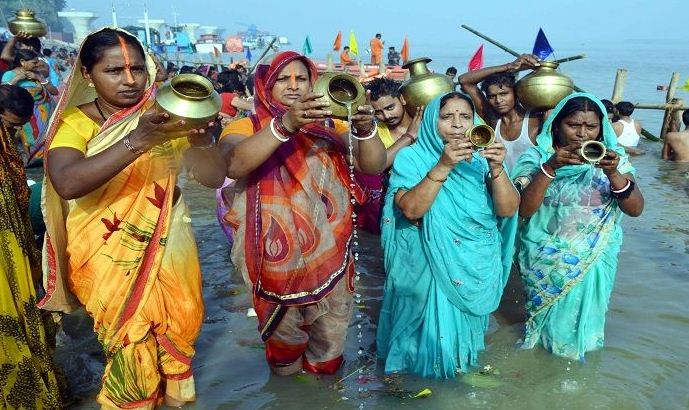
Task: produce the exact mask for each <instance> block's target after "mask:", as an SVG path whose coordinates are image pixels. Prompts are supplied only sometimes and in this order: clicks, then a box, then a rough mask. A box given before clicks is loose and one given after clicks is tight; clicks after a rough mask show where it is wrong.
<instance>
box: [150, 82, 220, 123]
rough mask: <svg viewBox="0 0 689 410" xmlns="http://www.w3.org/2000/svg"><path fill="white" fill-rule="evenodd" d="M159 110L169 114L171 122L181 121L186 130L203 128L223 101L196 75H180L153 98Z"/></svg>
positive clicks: (163, 86)
mask: <svg viewBox="0 0 689 410" xmlns="http://www.w3.org/2000/svg"><path fill="white" fill-rule="evenodd" d="M155 101H156V107H157V108H158V110H159V111H164V112H167V113H168V114H170V119H171V120H173V121H176V120H184V121H185V123H186V124H185V128H187V129H193V128H201V127H205V126H206V124H208V123H209V122H210V121H213V120H215V118H216V117H217V116H218V113H219V112H220V106H221V104H222V100H221V99H220V95H219V94H218V93H217V92H216V91H215V90H214V89H213V84H212V83H211V82H210V81H209V80H208V79H207V78H205V77H203V76H200V75H198V74H179V75H176V76H174V77H173V78H172V79H170V80H169V81H167V82H166V83H164V84H163V85H162V86H160V88H159V89H158V91H157V93H156V97H155Z"/></svg>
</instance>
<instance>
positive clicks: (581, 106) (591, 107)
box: [552, 97, 607, 147]
mask: <svg viewBox="0 0 689 410" xmlns="http://www.w3.org/2000/svg"><path fill="white" fill-rule="evenodd" d="M577 111H593V112H595V113H596V116H598V120H599V121H600V123H601V125H600V130H599V131H598V136H597V137H596V140H598V141H601V140H602V139H603V118H604V117H606V116H607V115H605V114H603V112H602V111H601V110H600V107H599V106H598V104H596V103H595V102H593V101H592V100H591V99H590V98H587V97H574V98H572V99H571V100H569V101H567V102H566V103H565V105H564V106H563V107H562V109H561V110H560V112H558V113H557V115H556V116H555V118H553V123H552V124H553V125H552V136H553V147H555V146H556V145H559V144H560V141H558V140H559V138H560V124H561V123H562V121H564V119H565V118H567V117H569V116H570V115H572V114H574V113H575V112H577Z"/></svg>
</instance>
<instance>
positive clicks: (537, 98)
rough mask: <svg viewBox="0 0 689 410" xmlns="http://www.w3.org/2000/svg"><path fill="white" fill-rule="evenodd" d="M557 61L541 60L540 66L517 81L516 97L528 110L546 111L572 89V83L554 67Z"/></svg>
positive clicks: (556, 65)
mask: <svg viewBox="0 0 689 410" xmlns="http://www.w3.org/2000/svg"><path fill="white" fill-rule="evenodd" d="M558 65H559V64H558V63H555V62H552V61H541V66H540V67H538V68H536V69H535V70H534V71H533V72H532V73H531V74H529V75H527V76H526V77H524V78H522V79H521V80H519V81H517V85H516V89H517V98H518V99H519V102H520V103H521V104H522V106H523V107H524V108H526V109H527V110H529V111H546V110H549V109H551V108H553V107H555V106H556V105H557V103H559V102H560V100H562V99H563V98H565V97H566V96H568V95H569V94H571V93H572V91H573V90H574V83H572V80H571V79H570V78H569V77H567V76H566V75H564V74H562V73H560V72H558V71H557V70H556V69H557V67H558Z"/></svg>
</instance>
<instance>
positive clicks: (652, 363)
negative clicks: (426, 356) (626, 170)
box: [57, 142, 689, 410]
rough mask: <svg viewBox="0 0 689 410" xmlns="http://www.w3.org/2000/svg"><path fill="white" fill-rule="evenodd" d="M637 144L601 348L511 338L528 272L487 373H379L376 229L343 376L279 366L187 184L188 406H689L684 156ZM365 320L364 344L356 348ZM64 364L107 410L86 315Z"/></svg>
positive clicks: (508, 299)
mask: <svg viewBox="0 0 689 410" xmlns="http://www.w3.org/2000/svg"><path fill="white" fill-rule="evenodd" d="M642 144H643V145H644V146H643V148H645V149H647V151H648V154H647V155H645V156H642V157H638V158H636V159H634V160H633V161H634V165H635V166H636V167H637V169H638V171H639V176H638V181H639V185H640V186H641V188H642V190H643V192H644V194H645V196H646V210H645V213H644V215H643V216H642V217H641V218H636V219H633V218H626V219H625V220H624V222H623V224H624V228H625V240H624V246H623V247H622V252H621V254H620V264H619V271H618V274H617V282H616V285H615V289H614V291H613V294H612V300H611V303H610V311H609V312H608V315H607V326H606V340H605V344H606V345H605V348H604V349H603V350H601V351H599V352H594V353H591V354H588V355H587V356H586V362H585V363H581V362H571V361H568V360H566V359H561V358H556V357H553V356H551V355H550V354H548V353H546V352H545V351H543V350H542V349H540V348H537V349H534V350H518V349H516V348H515V347H514V346H515V344H516V343H517V342H518V340H519V339H520V337H521V334H522V330H523V324H522V323H521V322H520V321H519V319H520V318H521V316H520V312H521V310H520V308H521V304H520V291H519V286H518V285H519V284H518V282H513V283H512V284H511V285H510V288H509V289H508V290H507V292H506V296H505V298H504V300H503V304H502V307H501V310H500V311H499V312H498V313H496V314H495V315H494V317H493V320H492V322H491V329H490V331H489V333H488V335H487V350H486V352H485V353H484V354H483V355H482V356H481V359H480V361H481V363H482V364H483V365H488V364H489V365H491V366H492V367H493V368H495V369H496V371H495V374H494V375H493V376H490V377H488V378H481V377H463V378H459V379H456V380H449V381H434V380H423V379H419V378H417V377H413V376H402V377H399V378H396V379H393V380H384V376H383V375H382V373H381V370H380V369H381V367H380V364H376V363H375V362H374V361H372V360H371V358H373V357H374V354H375V343H374V335H375V323H376V321H377V315H378V309H379V307H380V301H381V296H382V285H383V281H384V274H383V269H382V262H381V259H382V254H381V251H380V249H379V245H378V238H377V237H374V236H371V235H364V240H363V241H362V249H361V256H360V265H359V266H360V270H361V271H362V272H363V275H362V279H361V281H359V283H358V285H359V291H360V292H361V293H362V295H363V303H362V305H361V306H360V307H359V308H358V309H356V310H355V313H354V314H355V316H354V318H353V321H352V325H351V327H350V332H349V335H348V343H347V349H346V351H345V355H346V359H347V362H346V364H345V366H344V369H343V370H342V372H341V374H339V375H338V376H333V377H323V378H315V377H313V376H310V375H298V376H293V377H287V378H280V377H275V376H272V375H271V374H270V372H269V371H268V368H267V366H266V364H265V361H264V351H263V347H262V344H261V343H260V340H259V338H258V332H257V331H256V322H255V319H253V318H249V317H247V315H246V312H247V309H248V308H249V307H250V302H249V296H248V294H247V289H246V287H245V286H244V284H243V283H242V280H241V278H240V277H239V276H238V275H237V274H236V273H235V272H234V271H233V269H232V267H231V263H230V260H229V256H228V247H227V244H226V240H225V238H224V236H223V234H222V233H221V231H220V229H219V228H218V226H217V222H216V220H215V215H214V196H213V192H211V191H210V190H206V189H204V188H202V187H200V186H199V185H198V184H196V183H194V182H187V183H186V184H185V186H184V194H185V197H186V200H187V202H188V204H189V205H190V208H191V209H192V219H193V224H194V227H195V231H196V235H197V240H198V244H199V250H200V254H201V255H200V256H201V262H202V266H203V274H204V280H203V292H204V300H205V304H206V312H205V321H204V326H203V330H202V332H201V336H200V337H199V339H198V342H197V345H196V346H197V356H196V359H195V360H194V370H195V378H196V386H197V392H198V401H197V402H196V403H195V404H192V405H189V406H187V408H189V409H259V408H263V409H268V408H280V409H301V408H305V407H309V408H330V409H332V408H335V409H351V408H354V409H356V408H390V407H393V406H404V407H405V408H410V409H416V408H418V409H429V408H433V409H454V408H477V409H502V408H509V409H512V410H516V409H552V408H558V409H584V408H586V409H588V408H599V409H608V408H610V409H613V408H614V409H651V408H653V409H680V408H682V409H685V408H689V354H688V353H687V350H686V346H687V340H689V303H687V300H688V299H689V164H685V165H682V164H671V163H662V162H661V161H659V160H658V159H657V158H658V156H659V149H660V145H659V144H653V143H649V142H642ZM358 325H361V329H359V327H358ZM359 330H361V331H362V332H363V338H362V341H363V343H362V344H363V346H361V347H363V350H364V354H363V355H359V354H358V350H359V347H360V346H358V344H359V343H358V338H357V337H356V336H357V334H358V332H359ZM57 362H58V364H59V365H61V366H62V367H63V368H64V369H65V372H66V374H67V376H68V379H69V380H70V381H71V386H72V387H71V389H72V392H73V393H74V394H75V395H77V396H80V397H81V400H80V401H77V402H75V403H74V404H73V405H72V408H74V409H93V408H98V406H97V405H96V404H95V402H94V397H95V394H96V393H97V390H98V387H99V383H100V375H101V374H102V370H103V365H102V355H101V353H100V349H99V347H98V344H97V343H96V341H95V338H94V337H93V334H92V332H91V323H90V320H89V319H88V318H87V317H85V316H84V315H83V314H76V315H72V316H69V317H67V318H66V319H65V332H64V334H63V335H62V337H61V340H60V345H59V348H58V351H57ZM359 370H361V373H359ZM347 375H350V377H348V378H346V379H345V380H344V381H342V382H341V383H336V382H337V381H338V379H339V378H341V377H343V376H347ZM360 375H361V376H362V377H359V376H360ZM426 387H428V388H430V389H431V390H432V392H433V393H432V395H430V396H429V397H427V398H425V399H419V398H417V399H410V398H405V397H399V396H403V395H402V394H400V395H394V394H392V393H394V390H395V389H402V390H407V391H409V392H417V391H419V390H421V389H423V388H426Z"/></svg>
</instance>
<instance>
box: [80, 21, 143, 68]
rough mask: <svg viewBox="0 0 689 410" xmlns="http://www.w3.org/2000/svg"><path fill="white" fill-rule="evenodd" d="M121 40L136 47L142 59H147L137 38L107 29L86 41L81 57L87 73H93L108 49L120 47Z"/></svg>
mask: <svg viewBox="0 0 689 410" xmlns="http://www.w3.org/2000/svg"><path fill="white" fill-rule="evenodd" d="M120 38H122V39H123V40H124V42H125V43H126V44H128V45H130V46H132V47H134V48H135V49H136V50H137V51H138V52H139V53H141V57H142V58H144V59H145V57H146V54H145V53H144V49H143V48H142V47H141V44H140V43H139V41H138V40H137V39H136V37H134V36H132V35H131V34H129V33H126V32H123V31H119V30H113V29H111V28H105V29H103V30H100V31H97V32H95V33H93V34H91V35H89V36H88V37H86V40H84V44H83V45H82V46H81V54H80V55H79V60H80V61H81V65H82V66H83V67H84V68H85V69H86V71H91V69H92V68H93V66H94V65H96V63H98V61H100V59H101V58H102V57H103V52H104V51H105V50H106V49H108V48H110V47H115V46H119V45H120Z"/></svg>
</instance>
